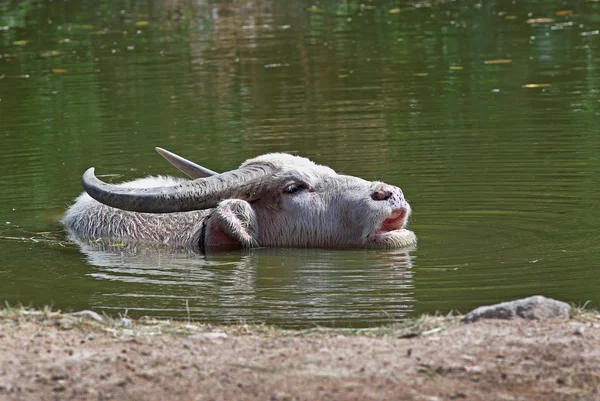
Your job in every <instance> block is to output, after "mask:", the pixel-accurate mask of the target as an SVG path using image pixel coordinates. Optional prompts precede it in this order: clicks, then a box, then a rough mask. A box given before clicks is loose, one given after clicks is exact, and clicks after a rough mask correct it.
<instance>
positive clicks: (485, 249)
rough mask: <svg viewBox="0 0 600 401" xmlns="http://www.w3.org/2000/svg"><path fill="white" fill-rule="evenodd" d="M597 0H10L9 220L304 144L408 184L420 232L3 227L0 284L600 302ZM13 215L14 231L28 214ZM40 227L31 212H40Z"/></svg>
mask: <svg viewBox="0 0 600 401" xmlns="http://www.w3.org/2000/svg"><path fill="white" fill-rule="evenodd" d="M598 21H600V3H598V2H571V3H569V2H563V3H556V2H538V1H535V2H534V1H528V0H525V1H518V2H512V1H501V0H496V1H486V2H446V1H416V2H412V3H406V4H404V5H399V4H398V3H397V2H394V1H391V0H383V1H378V2H355V1H346V2H339V1H333V0H321V1H319V2H312V1H311V2H308V1H303V0H300V1H291V0H290V1H287V0H284V1H279V0H277V1H274V0H273V1H271V0H266V1H259V2H245V1H238V0H233V1H220V0H216V1H210V2H208V1H197V0H194V1H185V0H181V1H177V0H169V1H164V2H125V1H113V2H106V1H79V2H43V1H41V2H40V1H27V0H24V1H20V2H5V3H1V4H0V47H1V48H2V50H1V51H0V138H1V139H0V141H1V142H0V143H1V145H2V150H3V151H2V152H0V184H2V188H3V190H2V195H1V196H0V224H3V225H4V230H2V233H0V236H4V237H8V236H24V237H27V238H29V237H30V236H33V237H35V238H38V237H44V236H45V235H46V234H43V233H45V232H52V233H55V232H57V231H59V230H60V228H59V226H58V224H57V221H58V219H59V217H60V215H61V214H62V212H63V211H64V210H65V209H66V207H67V205H68V204H69V202H71V201H72V200H73V198H74V197H75V196H76V195H77V194H78V193H79V192H80V191H81V186H80V181H79V180H80V176H81V173H82V172H83V171H85V169H87V168H88V167H90V166H95V167H97V168H98V172H99V173H100V174H110V175H111V176H110V178H108V177H107V179H109V180H110V179H112V180H113V181H114V182H117V181H121V180H126V179H133V178H136V177H140V176H144V175H147V174H177V172H176V171H175V170H174V169H173V168H172V167H170V166H168V164H166V163H165V162H164V161H163V160H162V159H161V158H160V156H158V155H156V154H155V153H154V151H153V149H152V148H153V147H154V146H163V147H165V148H167V149H169V150H172V151H174V152H176V153H178V154H181V155H183V156H185V157H188V158H190V159H193V160H195V161H197V162H198V163H200V164H202V165H205V166H206V167H208V168H210V169H213V170H215V171H226V170H230V169H232V168H234V167H237V166H238V165H239V164H240V163H241V162H242V161H244V160H245V159H247V158H250V157H254V156H256V155H258V154H261V153H266V152H273V151H284V152H291V153H296V154H302V155H304V156H307V157H309V158H311V159H313V160H314V161H316V162H318V163H322V164H326V165H329V166H330V167H332V168H334V169H335V170H337V171H340V172H344V173H347V174H351V175H355V176H360V177H363V178H365V179H368V180H381V181H384V182H388V183H390V184H394V185H397V186H399V187H401V188H402V189H403V191H404V193H405V194H406V196H407V198H408V200H409V201H410V203H411V206H412V207H413V216H412V221H411V223H410V228H411V229H413V230H414V231H415V233H416V234H417V236H418V237H419V245H418V248H417V249H415V250H413V251H411V252H410V256H407V255H402V254H401V255H395V254H394V253H393V252H385V251H381V252H380V251H360V250H356V251H322V250H263V249H260V250H255V251H251V252H249V253H232V254H218V255H208V256H206V257H205V256H202V255H193V254H186V253H185V252H176V253H175V254H172V253H170V252H167V250H164V249H162V250H152V249H146V250H141V249H139V250H135V251H133V250H131V249H110V250H108V249H107V250H104V251H103V250H101V249H96V250H92V249H91V248H89V247H88V246H87V245H86V246H83V248H82V251H80V250H79V249H78V248H76V247H69V246H66V247H62V246H56V245H50V244H47V243H35V242H32V241H29V240H28V241H8V240H0V241H1V242H0V257H1V258H2V260H3V261H4V262H3V264H2V265H1V266H0V296H1V297H2V298H3V299H6V300H8V301H10V302H12V303H14V302H18V301H20V302H23V303H26V304H27V303H33V304H36V305H40V304H46V303H53V304H54V305H56V306H58V307H61V308H74V309H75V308H85V307H94V308H97V309H106V310H111V311H123V310H124V309H129V310H131V311H133V312H132V313H137V312H136V311H139V313H140V314H144V313H152V314H156V315H160V316H178V317H184V316H186V315H187V312H186V310H185V300H188V303H189V307H190V313H191V314H193V315H194V317H195V318H198V319H202V320H205V321H215V322H223V321H231V320H234V321H235V320H237V319H251V320H257V321H263V320H265V321H269V322H277V323H278V324H291V325H311V324H314V323H323V324H337V325H369V324H377V323H380V322H382V321H385V319H388V318H390V319H401V318H402V316H404V314H405V313H413V314H417V313H421V312H434V311H436V310H440V311H444V312H447V311H450V310H452V309H459V310H461V311H463V312H464V311H467V310H468V309H470V308H473V307H475V306H478V305H480V304H482V303H489V302H496V301H501V300H506V299H509V298H514V297H519V296H527V295H531V294H535V293H539V294H544V295H548V296H554V297H557V298H561V299H563V300H565V301H570V302H575V303H581V304H582V303H584V302H585V301H587V300H591V301H592V305H595V306H596V307H597V304H598V303H599V302H600V296H599V295H598V291H597V288H598V286H599V285H600V279H599V278H598V275H597V274H596V267H597V265H598V262H597V260H598V256H599V252H600V245H599V244H600V241H599V240H600V234H599V232H600V226H599V224H598V222H599V221H600V216H599V211H598V208H597V203H598V201H597V200H598V199H600V163H599V156H598V155H600V137H599V136H598V135H597V127H598V122H599V118H600V102H598V94H600V69H599V68H597V65H598V63H599V61H600V41H598V38H600V35H599V34H598V29H599V28H598ZM25 232H26V233H27V234H24V233H25ZM41 233H42V234H41Z"/></svg>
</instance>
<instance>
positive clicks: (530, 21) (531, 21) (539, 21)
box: [525, 18, 554, 24]
mask: <svg viewBox="0 0 600 401" xmlns="http://www.w3.org/2000/svg"><path fill="white" fill-rule="evenodd" d="M525 22H526V23H528V24H549V23H552V22H554V19H552V18H531V19H528V20H527V21H525Z"/></svg>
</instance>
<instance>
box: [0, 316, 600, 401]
mask: <svg viewBox="0 0 600 401" xmlns="http://www.w3.org/2000/svg"><path fill="white" fill-rule="evenodd" d="M0 316H1V318H0V399H1V400H109V399H115V400H178V401H184V400H290V401H291V400H427V401H436V400H462V399H464V400H486V401H489V400H545V401H546V400H597V399H600V394H599V393H598V390H599V387H600V318H599V315H598V314H596V313H595V312H583V311H580V310H571V316H570V318H568V319H549V320H525V319H521V318H515V319H512V320H489V319H481V320H478V321H477V322H475V323H470V324H462V323H460V322H459V321H460V317H459V316H449V317H431V316H429V317H428V316H424V317H421V318H419V319H416V320H412V321H410V322H406V323H403V324H401V325H396V326H387V327H381V328H376V329H368V330H326V329H311V330H301V331H288V330H278V329H274V328H270V327H266V326H252V325H237V326H226V327H211V326H209V325H198V324H194V323H193V322H191V323H190V322H168V321H158V320H153V319H141V320H137V321H130V320H129V319H125V320H119V319H116V320H112V319H107V318H104V319H103V321H102V322H98V321H96V320H94V319H93V316H91V317H90V316H87V317H73V316H71V315H69V314H62V313H59V312H53V311H49V310H44V311H40V310H29V309H23V308H17V309H5V310H3V311H2V312H1V314H0Z"/></svg>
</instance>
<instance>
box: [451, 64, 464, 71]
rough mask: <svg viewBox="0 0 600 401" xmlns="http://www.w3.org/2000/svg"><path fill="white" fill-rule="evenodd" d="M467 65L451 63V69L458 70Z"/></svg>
mask: <svg viewBox="0 0 600 401" xmlns="http://www.w3.org/2000/svg"><path fill="white" fill-rule="evenodd" d="M464 68H465V67H463V66H460V65H451V66H450V69H451V70H454V71H458V70H464Z"/></svg>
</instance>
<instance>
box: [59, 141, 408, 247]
mask: <svg viewBox="0 0 600 401" xmlns="http://www.w3.org/2000/svg"><path fill="white" fill-rule="evenodd" d="M157 151H159V153H161V154H162V155H163V156H165V158H167V160H169V161H170V162H171V163H172V164H174V165H175V166H176V167H178V168H179V169H180V170H182V171H183V172H185V173H186V174H187V175H188V176H190V177H191V178H192V179H191V180H185V179H180V178H174V177H166V176H158V177H146V178H141V179H137V180H134V181H130V182H125V183H121V184H116V185H115V184H107V183H104V182H102V181H101V180H100V179H98V178H97V177H96V176H95V175H94V169H93V168H90V169H89V170H87V171H86V172H85V173H84V175H83V187H84V189H85V191H86V192H87V193H83V194H82V195H81V196H79V197H78V198H77V200H76V201H75V203H74V204H73V205H72V206H71V207H70V208H69V209H68V210H67V212H66V214H65V216H64V217H63V219H62V222H63V224H64V225H65V227H66V228H67V229H68V231H69V232H70V233H71V235H73V236H75V237H76V238H77V239H80V240H98V239H101V240H105V241H118V242H125V243H148V244H166V245H174V246H184V247H191V248H194V249H198V250H200V251H202V252H204V251H205V250H207V249H211V248H215V247H222V246H238V247H239V246H241V247H246V248H251V247H322V248H352V247H354V248H402V247H407V246H410V245H412V244H414V243H415V242H416V237H415V235H414V233H413V232H412V231H409V230H407V229H405V228H404V227H405V225H406V223H407V220H408V218H409V216H410V212H411V209H410V205H409V204H408V202H407V201H406V200H405V199H404V195H403V193H402V191H401V190H400V188H398V187H395V186H392V185H388V184H384V183H382V182H377V181H375V182H369V181H365V180H363V179H361V178H358V177H353V176H349V175H343V174H338V173H336V172H335V171H334V170H332V169H331V168H329V167H325V166H322V165H318V164H316V163H313V162H312V161H310V160H308V159H306V158H303V157H299V156H293V155H290V154H285V153H269V154H265V155H262V156H259V157H256V158H253V159H250V160H247V161H246V162H244V163H243V164H242V165H241V166H240V167H239V168H238V169H236V170H232V171H228V172H225V173H220V174H219V173H215V172H214V171H211V170H209V169H206V168H204V167H201V166H198V165H196V164H194V163H192V162H190V161H188V160H186V159H183V158H181V157H179V156H177V155H175V154H172V153H170V152H167V151H165V150H163V149H160V148H157Z"/></svg>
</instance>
